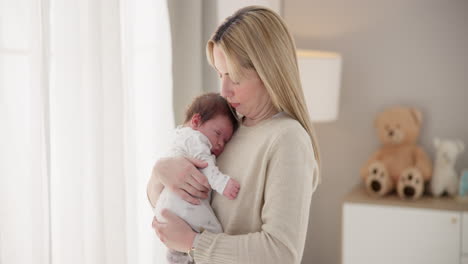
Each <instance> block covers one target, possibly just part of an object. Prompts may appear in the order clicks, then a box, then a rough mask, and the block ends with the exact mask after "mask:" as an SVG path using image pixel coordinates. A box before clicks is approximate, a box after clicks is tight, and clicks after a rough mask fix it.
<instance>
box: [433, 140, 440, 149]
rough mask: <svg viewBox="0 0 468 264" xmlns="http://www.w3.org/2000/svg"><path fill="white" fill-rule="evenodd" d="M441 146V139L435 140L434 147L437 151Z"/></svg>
mask: <svg viewBox="0 0 468 264" xmlns="http://www.w3.org/2000/svg"><path fill="white" fill-rule="evenodd" d="M439 145H440V139H439V138H434V147H435V148H436V149H437V148H439Z"/></svg>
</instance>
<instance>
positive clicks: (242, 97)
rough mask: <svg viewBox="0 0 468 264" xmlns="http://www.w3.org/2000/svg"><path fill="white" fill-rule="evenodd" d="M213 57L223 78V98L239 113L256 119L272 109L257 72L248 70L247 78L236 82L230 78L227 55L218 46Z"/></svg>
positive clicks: (214, 49)
mask: <svg viewBox="0 0 468 264" xmlns="http://www.w3.org/2000/svg"><path fill="white" fill-rule="evenodd" d="M213 57H214V66H215V70H216V71H217V72H218V75H219V78H221V96H223V97H224V98H226V100H227V101H228V102H229V104H230V105H231V106H232V107H234V108H235V109H236V111H237V112H238V113H240V114H242V115H244V116H246V117H247V118H251V119H255V118H257V117H261V115H263V114H264V113H265V112H267V111H269V110H270V109H271V100H270V96H269V95H268V92H267V91H266V88H265V86H264V85H263V82H262V80H261V79H260V77H259V76H258V74H257V72H256V71H255V70H250V69H248V70H246V74H245V77H244V78H243V79H241V80H238V81H237V82H234V81H233V80H232V79H231V78H230V77H229V72H228V69H227V64H226V55H225V54H224V51H223V50H221V49H220V48H218V47H217V45H214V47H213Z"/></svg>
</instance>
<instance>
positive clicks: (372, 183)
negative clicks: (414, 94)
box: [361, 106, 432, 199]
mask: <svg viewBox="0 0 468 264" xmlns="http://www.w3.org/2000/svg"><path fill="white" fill-rule="evenodd" d="M421 122H422V115H421V112H419V111H418V110H416V109H414V108H410V107H402V106H397V107H391V108H388V109H386V110H385V111H383V112H382V113H380V114H379V115H378V116H377V118H376V119H375V123H374V126H375V128H376V130H377V134H378V136H379V139H380V142H381V143H382V146H381V147H380V149H379V150H378V151H377V152H376V153H374V155H372V156H371V157H370V159H369V160H368V161H367V163H366V164H365V165H364V166H363V167H362V168H361V177H362V179H363V180H364V183H365V187H366V190H367V191H368V192H369V193H370V194H371V195H373V196H384V195H386V194H388V193H390V192H391V191H393V190H395V188H396V190H397V193H398V195H399V196H400V197H401V198H402V199H417V198H419V197H420V196H421V195H422V194H423V192H424V186H425V183H427V182H428V181H429V180H430V179H431V176H432V165H431V161H430V159H429V157H428V155H427V154H426V153H425V152H424V150H423V149H422V148H421V147H419V146H418V145H417V144H416V141H417V139H418V136H419V132H420V129H421Z"/></svg>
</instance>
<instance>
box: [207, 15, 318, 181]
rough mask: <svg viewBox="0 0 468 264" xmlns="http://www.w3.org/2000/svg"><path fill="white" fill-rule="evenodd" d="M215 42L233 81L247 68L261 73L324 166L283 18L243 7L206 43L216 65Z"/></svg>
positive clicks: (280, 107) (274, 100)
mask: <svg viewBox="0 0 468 264" xmlns="http://www.w3.org/2000/svg"><path fill="white" fill-rule="evenodd" d="M215 45H216V46H217V47H218V48H220V49H221V50H223V52H224V53H225V56H226V63H227V69H228V72H229V76H230V78H231V79H232V80H233V81H238V80H239V79H241V78H242V77H244V76H245V70H246V69H252V70H255V71H256V72H257V74H258V76H259V77H260V79H261V80H262V82H263V84H264V86H265V87H266V90H267V92H268V94H269V95H270V98H271V100H272V103H273V105H274V107H275V108H276V109H277V110H278V111H284V112H286V113H287V114H288V115H290V116H291V117H293V118H294V119H296V120H297V121H298V122H299V123H300V124H301V125H302V127H304V129H305V130H306V131H307V133H308V134H309V136H310V139H311V142H312V147H313V150H314V155H315V159H316V160H317V163H318V164H319V167H320V154H319V149H318V143H317V139H316V136H315V132H314V129H313V127H312V122H311V120H310V117H309V114H308V110H307V106H306V103H305V99H304V93H303V91H302V85H301V81H300V78H299V69H298V66H297V56H296V48H295V44H294V40H293V38H292V36H291V34H290V33H289V30H288V29H287V27H286V24H285V23H284V21H283V20H282V19H281V17H280V16H279V15H278V14H276V13H275V12H274V11H272V10H270V9H268V8H265V7H261V6H248V7H245V8H242V9H239V10H238V11H237V12H235V13H234V14H233V15H232V16H230V17H228V18H226V20H225V21H224V22H223V23H222V24H221V25H220V26H219V27H218V29H217V30H216V31H215V33H214V34H213V36H212V37H211V39H210V40H209V41H208V43H207V45H206V54H207V58H208V61H209V63H210V64H211V65H212V66H213V67H214V58H213V48H214V46H215ZM319 179H320V177H319Z"/></svg>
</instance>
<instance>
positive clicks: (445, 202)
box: [343, 185, 468, 212]
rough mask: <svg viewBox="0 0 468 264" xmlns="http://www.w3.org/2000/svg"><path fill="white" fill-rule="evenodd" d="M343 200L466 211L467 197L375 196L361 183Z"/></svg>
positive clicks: (346, 201) (467, 210) (394, 194)
mask: <svg viewBox="0 0 468 264" xmlns="http://www.w3.org/2000/svg"><path fill="white" fill-rule="evenodd" d="M343 202H344V203H361V204H373V205H386V206H399V207H408V208H421V209H434V210H448V211H465V212H468V199H466V198H465V199H463V200H462V199H459V198H450V197H441V198H434V197H432V196H426V195H424V196H422V197H421V198H419V199H418V200H415V201H409V200H402V199H400V197H398V195H397V194H396V193H393V194H389V195H387V196H385V197H382V198H375V197H371V196H370V195H369V194H367V192H366V190H365V189H364V187H363V186H361V185H359V186H357V187H355V188H354V189H353V190H352V191H351V192H350V193H349V194H348V195H346V196H345V197H344V201H343Z"/></svg>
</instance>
